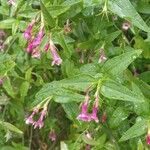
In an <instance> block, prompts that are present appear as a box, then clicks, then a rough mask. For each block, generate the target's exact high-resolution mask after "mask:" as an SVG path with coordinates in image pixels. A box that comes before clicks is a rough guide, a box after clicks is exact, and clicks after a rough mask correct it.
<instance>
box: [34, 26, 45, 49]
mask: <svg viewBox="0 0 150 150" xmlns="http://www.w3.org/2000/svg"><path fill="white" fill-rule="evenodd" d="M43 36H44V27H41V29H40V31H39V33H38V34H37V36H36V37H35V39H34V40H33V42H32V45H33V47H34V48H35V47H37V46H38V45H39V44H40V43H41V41H42V38H43Z"/></svg>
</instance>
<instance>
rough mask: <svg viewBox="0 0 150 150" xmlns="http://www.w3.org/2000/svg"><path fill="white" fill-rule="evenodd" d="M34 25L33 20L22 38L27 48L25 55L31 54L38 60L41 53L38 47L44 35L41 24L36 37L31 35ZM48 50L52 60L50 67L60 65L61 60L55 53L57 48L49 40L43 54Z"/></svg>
mask: <svg viewBox="0 0 150 150" xmlns="http://www.w3.org/2000/svg"><path fill="white" fill-rule="evenodd" d="M35 23H36V22H35V20H32V21H31V23H30V24H29V25H28V26H27V28H26V30H25V31H24V38H25V39H26V40H27V41H28V46H27V48H26V51H27V53H29V54H31V56H32V58H38V59H40V57H41V53H40V50H39V49H40V48H39V46H40V44H41V42H42V40H43V37H44V35H45V33H44V25H43V23H42V24H41V27H40V30H39V32H38V33H37V35H36V36H34V35H33V34H32V30H33V26H34V25H35ZM49 49H50V52H51V55H52V59H53V61H52V66H53V65H55V64H56V65H60V64H61V63H62V59H61V58H60V56H59V54H58V52H57V48H56V46H55V45H54V43H53V41H52V40H51V39H49V40H48V42H47V44H46V45H45V47H44V52H47V51H48V50H49Z"/></svg>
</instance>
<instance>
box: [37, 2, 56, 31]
mask: <svg viewBox="0 0 150 150" xmlns="http://www.w3.org/2000/svg"><path fill="white" fill-rule="evenodd" d="M40 3H41V10H42V12H43V16H44V19H45V21H46V23H47V24H48V25H49V26H50V27H51V28H53V27H54V26H55V20H54V19H53V17H52V16H51V15H50V14H49V12H48V10H47V8H46V7H45V6H44V4H43V3H42V1H40Z"/></svg>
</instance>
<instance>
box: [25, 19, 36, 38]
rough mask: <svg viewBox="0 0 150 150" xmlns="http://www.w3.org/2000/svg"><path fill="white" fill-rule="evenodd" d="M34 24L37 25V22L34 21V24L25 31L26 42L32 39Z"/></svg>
mask: <svg viewBox="0 0 150 150" xmlns="http://www.w3.org/2000/svg"><path fill="white" fill-rule="evenodd" d="M34 24H35V20H32V22H31V23H30V24H29V25H28V27H27V28H26V30H25V31H24V33H23V35H24V38H25V39H26V40H29V39H31V34H32V28H33V25H34Z"/></svg>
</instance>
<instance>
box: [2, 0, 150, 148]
mask: <svg viewBox="0 0 150 150" xmlns="http://www.w3.org/2000/svg"><path fill="white" fill-rule="evenodd" d="M40 13H42V14H43V16H44V23H45V30H46V35H45V37H44V40H43V41H42V44H41V45H40V50H41V51H43V49H44V44H45V43H46V41H47V39H48V35H49V34H50V33H51V35H52V38H53V40H54V42H55V44H56V46H57V48H58V50H59V53H60V56H61V58H62V60H63V63H62V64H61V66H51V59H52V58H51V55H50V53H44V52H42V56H41V59H34V58H32V57H31V56H29V55H28V54H27V52H26V50H25V49H26V46H27V42H26V40H25V39H24V38H23V32H24V30H25V29H26V27H27V25H28V24H29V23H30V22H31V20H32V19H33V18H34V17H35V16H38V14H40ZM67 19H69V23H70V25H69V29H71V31H69V32H67V33H66V32H65V30H64V25H65V23H66V21H67ZM0 20H1V21H0V29H1V31H2V30H3V31H4V32H5V34H6V35H5V37H4V38H2V39H1V40H2V45H3V46H4V48H3V49H2V48H1V50H0V78H1V79H2V80H3V84H2V85H1V86H0V112H1V113H0V149H2V150H27V149H33V150H36V149H41V150H46V149H51V150H54V149H56V150H57V149H61V150H80V149H85V147H86V146H87V144H88V145H91V149H92V150H101V149H102V150H127V149H128V150H130V149H131V150H144V149H149V147H148V146H147V144H146V140H145V139H146V134H147V131H148V128H149V126H150V117H149V116H150V101H149V100H150V92H149V91H150V86H149V84H150V59H149V58H150V1H149V0H130V1H129V0H43V1H38V0H26V1H24V0H15V5H10V4H9V3H8V1H7V0H1V1H0ZM126 21H128V22H130V23H131V27H130V29H129V30H127V31H125V30H123V29H122V24H123V23H124V22H126ZM38 30H39V24H36V28H35V32H37V31H38ZM103 45H104V50H105V54H106V56H107V58H108V59H107V61H106V62H105V63H98V60H99V49H100V48H101V47H102V46H103ZM135 71H136V73H137V74H135ZM99 81H102V82H101V88H100V97H101V100H100V106H99V107H100V108H99V109H100V110H99V118H100V120H101V118H102V114H103V113H104V112H105V113H106V115H107V120H106V122H105V123H102V121H100V122H99V123H94V122H89V123H86V122H81V121H78V120H77V119H76V117H77V116H78V114H79V113H80V109H79V104H80V103H81V102H82V101H83V100H84V91H85V90H86V88H88V87H89V86H90V85H96V84H97V83H98V82H99ZM94 91H95V86H94V87H93V89H91V92H90V96H91V102H93V101H94ZM49 96H52V99H51V101H50V104H49V106H48V115H47V117H46V119H45V120H44V123H45V126H44V127H43V128H42V129H40V130H39V129H33V128H32V127H31V126H28V125H26V124H25V121H24V119H25V117H26V116H28V115H29V114H30V113H31V111H32V109H33V108H34V106H36V105H37V104H39V103H40V102H41V101H43V100H44V99H45V98H47V97H49ZM52 129H53V130H55V132H56V136H57V137H56V141H55V142H52V141H51V140H50V139H49V138H48V134H49V132H50V131H51V130H52ZM87 133H90V134H91V137H92V138H88V137H87Z"/></svg>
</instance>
